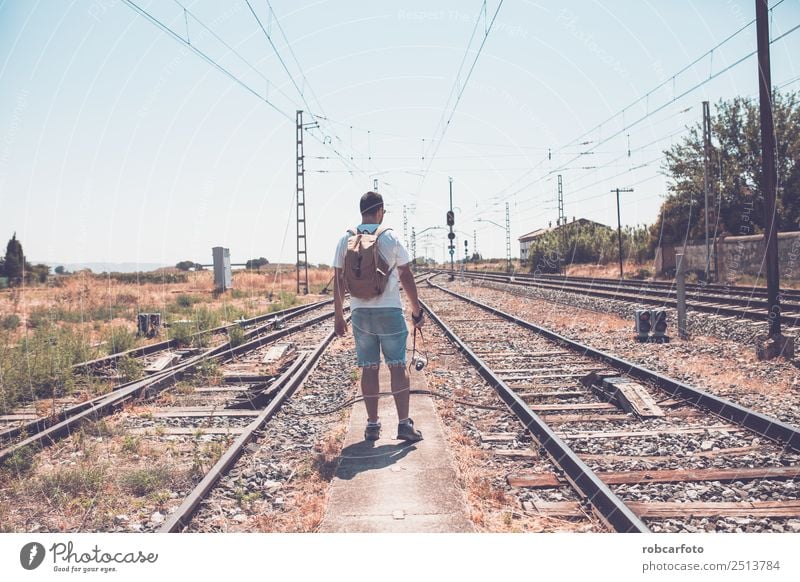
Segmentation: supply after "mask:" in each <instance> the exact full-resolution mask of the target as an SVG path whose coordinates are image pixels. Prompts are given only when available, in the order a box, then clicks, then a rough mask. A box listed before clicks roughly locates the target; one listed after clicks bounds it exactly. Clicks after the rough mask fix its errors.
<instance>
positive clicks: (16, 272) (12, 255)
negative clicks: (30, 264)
mask: <svg viewBox="0 0 800 582" xmlns="http://www.w3.org/2000/svg"><path fill="white" fill-rule="evenodd" d="M24 268H25V255H24V254H23V253H22V244H21V243H20V242H19V241H18V240H17V233H16V232H15V233H14V236H12V237H11V240H9V241H8V245H6V260H5V269H4V272H5V275H6V277H8V278H9V280H10V282H11V284H12V285H16V284H19V283H20V282H21V281H22V275H23V272H24Z"/></svg>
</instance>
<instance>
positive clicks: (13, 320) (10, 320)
mask: <svg viewBox="0 0 800 582" xmlns="http://www.w3.org/2000/svg"><path fill="white" fill-rule="evenodd" d="M18 327H19V316H17V315H14V314H13V313H12V314H10V315H4V316H3V317H2V318H0V329H2V330H4V331H14V330H15V329H17V328H18Z"/></svg>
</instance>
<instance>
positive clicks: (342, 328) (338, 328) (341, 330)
mask: <svg viewBox="0 0 800 582" xmlns="http://www.w3.org/2000/svg"><path fill="white" fill-rule="evenodd" d="M333 329H334V332H335V333H336V335H338V336H339V337H344V336H345V335H347V321H346V320H345V318H344V317H336V319H335V321H334V324H333Z"/></svg>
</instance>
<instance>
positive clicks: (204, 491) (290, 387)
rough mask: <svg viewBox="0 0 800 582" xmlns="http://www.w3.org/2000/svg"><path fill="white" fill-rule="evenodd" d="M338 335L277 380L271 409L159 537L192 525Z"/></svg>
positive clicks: (219, 463)
mask: <svg viewBox="0 0 800 582" xmlns="http://www.w3.org/2000/svg"><path fill="white" fill-rule="evenodd" d="M335 335H336V333H335V331H333V330H332V331H331V332H330V333H328V334H327V335H326V336H325V338H324V339H323V340H322V341H321V342H320V343H319V344H318V345H317V347H316V348H315V349H314V350H313V351H312V352H311V353H308V354H303V355H301V356H300V357H298V358H297V359H296V360H295V361H294V362H293V363H292V365H291V366H290V368H289V369H288V370H286V372H284V373H283V374H282V375H281V376H280V377H279V378H278V379H276V380H275V382H274V383H273V384H272V386H271V387H274V388H277V387H279V386H280V390H279V391H278V392H277V393H276V394H275V397H274V398H273V399H272V400H271V401H270V403H269V405H268V406H267V407H266V408H265V409H264V410H262V411H261V413H260V414H259V415H258V416H257V417H256V418H255V419H254V420H253V421H252V422H251V423H250V424H249V425H247V428H245V430H244V432H243V433H242V434H240V435H239V436H238V437H237V438H236V440H235V441H234V442H233V444H232V445H231V446H230V447H229V448H228V450H227V451H226V452H225V453H224V454H223V455H222V456H221V457H220V458H219V460H217V462H216V463H215V464H214V466H213V467H212V468H211V469H210V470H209V472H208V473H206V475H205V477H203V479H202V480H201V481H200V483H198V484H197V486H195V488H194V489H193V490H192V492H191V493H190V494H189V495H188V496H187V497H186V498H185V499H184V500H183V502H182V503H181V504H180V506H179V507H178V508H177V509H176V510H175V511H174V512H173V513H171V514H170V515H169V516H168V518H167V520H166V521H165V522H164V524H163V525H162V526H161V528H160V529H159V533H175V532H179V531H181V530H183V529H184V528H185V527H186V526H188V525H189V522H190V521H191V518H192V516H193V515H194V513H195V511H196V510H197V507H198V506H199V505H200V503H201V502H202V501H203V499H205V498H206V496H207V495H208V494H209V493H210V492H211V490H212V489H213V488H214V486H215V485H216V484H217V482H218V481H219V480H220V478H221V477H222V476H223V475H225V474H226V473H227V472H228V471H229V470H230V468H231V467H232V466H233V465H234V463H236V461H237V460H238V459H239V457H240V456H241V454H242V452H243V451H244V448H245V447H246V446H247V445H248V444H249V443H250V442H251V441H252V440H253V439H254V438H255V435H256V432H257V431H259V430H260V429H261V428H262V427H263V426H264V425H265V424H267V422H269V420H270V419H271V418H272V417H273V416H274V415H275V414H276V413H277V412H278V410H280V408H281V406H283V404H284V402H286V400H287V399H288V398H289V397H291V396H292V394H294V392H295V391H296V390H297V388H299V387H300V385H301V384H302V383H303V381H304V380H305V379H306V378H307V377H308V375H309V374H310V373H311V371H312V370H313V368H314V365H315V364H316V362H317V361H318V360H319V358H320V356H322V353H323V352H324V351H325V349H326V348H327V347H328V345H329V344H330V342H331V340H333V338H334V337H335Z"/></svg>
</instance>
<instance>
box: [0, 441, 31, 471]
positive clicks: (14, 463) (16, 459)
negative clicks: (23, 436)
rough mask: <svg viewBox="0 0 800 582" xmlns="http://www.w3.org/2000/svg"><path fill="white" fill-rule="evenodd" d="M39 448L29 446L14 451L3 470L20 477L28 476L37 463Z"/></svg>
mask: <svg viewBox="0 0 800 582" xmlns="http://www.w3.org/2000/svg"><path fill="white" fill-rule="evenodd" d="M38 452H39V448H38V447H37V446H35V445H28V446H25V447H22V448H21V449H17V450H16V451H14V452H13V453H12V454H11V455H10V456H9V457H8V458H7V459H6V460H5V461H3V465H2V468H3V470H4V471H5V472H8V473H12V474H13V475H15V476H18V477H24V476H26V475H28V474H29V473H30V472H31V470H32V469H33V467H34V464H35V462H36V453H38Z"/></svg>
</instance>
